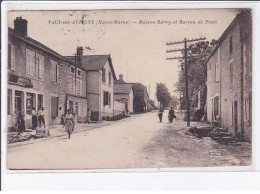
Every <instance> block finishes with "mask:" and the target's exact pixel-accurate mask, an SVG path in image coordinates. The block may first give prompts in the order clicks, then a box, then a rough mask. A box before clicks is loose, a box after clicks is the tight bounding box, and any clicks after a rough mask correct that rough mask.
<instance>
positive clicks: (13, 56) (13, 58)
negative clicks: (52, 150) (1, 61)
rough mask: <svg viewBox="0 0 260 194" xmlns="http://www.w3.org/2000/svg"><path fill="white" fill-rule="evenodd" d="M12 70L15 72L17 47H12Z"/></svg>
mask: <svg viewBox="0 0 260 194" xmlns="http://www.w3.org/2000/svg"><path fill="white" fill-rule="evenodd" d="M11 69H12V70H15V46H14V45H11Z"/></svg>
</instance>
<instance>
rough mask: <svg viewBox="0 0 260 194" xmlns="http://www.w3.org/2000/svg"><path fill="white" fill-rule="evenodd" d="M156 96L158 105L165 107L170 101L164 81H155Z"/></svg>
mask: <svg viewBox="0 0 260 194" xmlns="http://www.w3.org/2000/svg"><path fill="white" fill-rule="evenodd" d="M156 98H157V100H158V101H159V102H160V106H162V107H163V108H165V107H167V106H168V105H169V103H170V102H171V95H170V92H169V90H168V88H167V87H166V85H165V84H164V83H157V85H156Z"/></svg>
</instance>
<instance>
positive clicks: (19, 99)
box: [14, 90, 23, 114]
mask: <svg viewBox="0 0 260 194" xmlns="http://www.w3.org/2000/svg"><path fill="white" fill-rule="evenodd" d="M18 111H19V112H23V92H22V91H18V90H15V107H14V112H15V114H16V113H17V112H18Z"/></svg>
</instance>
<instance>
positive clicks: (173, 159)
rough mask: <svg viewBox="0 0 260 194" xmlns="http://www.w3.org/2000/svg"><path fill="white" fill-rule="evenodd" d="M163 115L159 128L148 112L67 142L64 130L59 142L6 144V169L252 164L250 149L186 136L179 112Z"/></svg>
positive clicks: (51, 139)
mask: <svg viewBox="0 0 260 194" xmlns="http://www.w3.org/2000/svg"><path fill="white" fill-rule="evenodd" d="M167 113H168V111H166V114H164V118H163V123H159V121H158V117H157V112H151V113H145V114H141V115H134V116H132V117H130V118H127V119H123V120H120V121H116V122H112V121H111V122H110V124H109V125H105V126H103V127H99V128H95V129H91V130H85V131H84V130H82V132H79V133H74V134H72V137H71V139H68V138H67V136H66V132H65V131H64V136H62V137H56V138H46V139H42V140H40V141H35V140H33V143H27V144H22V143H14V144H9V145H8V155H7V156H8V168H9V169H17V168H18V169H104V168H166V167H191V166H194V167H196V166H204V167H209V166H230V165H249V164H250V162H251V160H250V156H249V155H250V152H249V151H248V150H250V148H243V149H248V150H244V151H243V149H241V148H231V149H229V147H228V146H225V145H219V144H218V143H216V142H215V141H213V140H211V139H210V138H208V137H206V138H203V139H198V138H196V137H194V136H190V135H186V134H185V131H186V130H185V127H186V123H185V122H184V121H183V119H181V115H180V113H179V114H177V119H175V120H174V123H173V124H168V123H167ZM196 124H197V123H192V125H196ZM75 130H77V128H76V129H75ZM236 149H239V151H237V152H236ZM233 151H234V153H233ZM236 153H239V154H238V155H237V154H236ZM245 153H247V154H248V156H247V155H246V154H245Z"/></svg>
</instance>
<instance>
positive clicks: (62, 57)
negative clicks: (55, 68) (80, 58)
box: [8, 27, 72, 63]
mask: <svg viewBox="0 0 260 194" xmlns="http://www.w3.org/2000/svg"><path fill="white" fill-rule="evenodd" d="M8 33H9V34H11V35H13V36H14V37H16V38H19V39H20V40H22V41H24V42H26V43H28V44H31V45H33V46H35V47H37V48H39V49H41V50H43V51H45V52H47V53H49V54H51V55H54V56H56V57H58V58H60V59H62V60H64V61H67V62H70V63H71V62H72V61H71V60H69V59H67V58H66V57H64V56H62V55H60V54H59V53H57V52H55V51H54V50H52V49H50V48H49V47H47V46H45V45H44V44H42V43H40V42H38V41H36V40H34V39H32V38H30V37H29V36H22V35H19V34H14V29H12V28H10V27H8Z"/></svg>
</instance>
